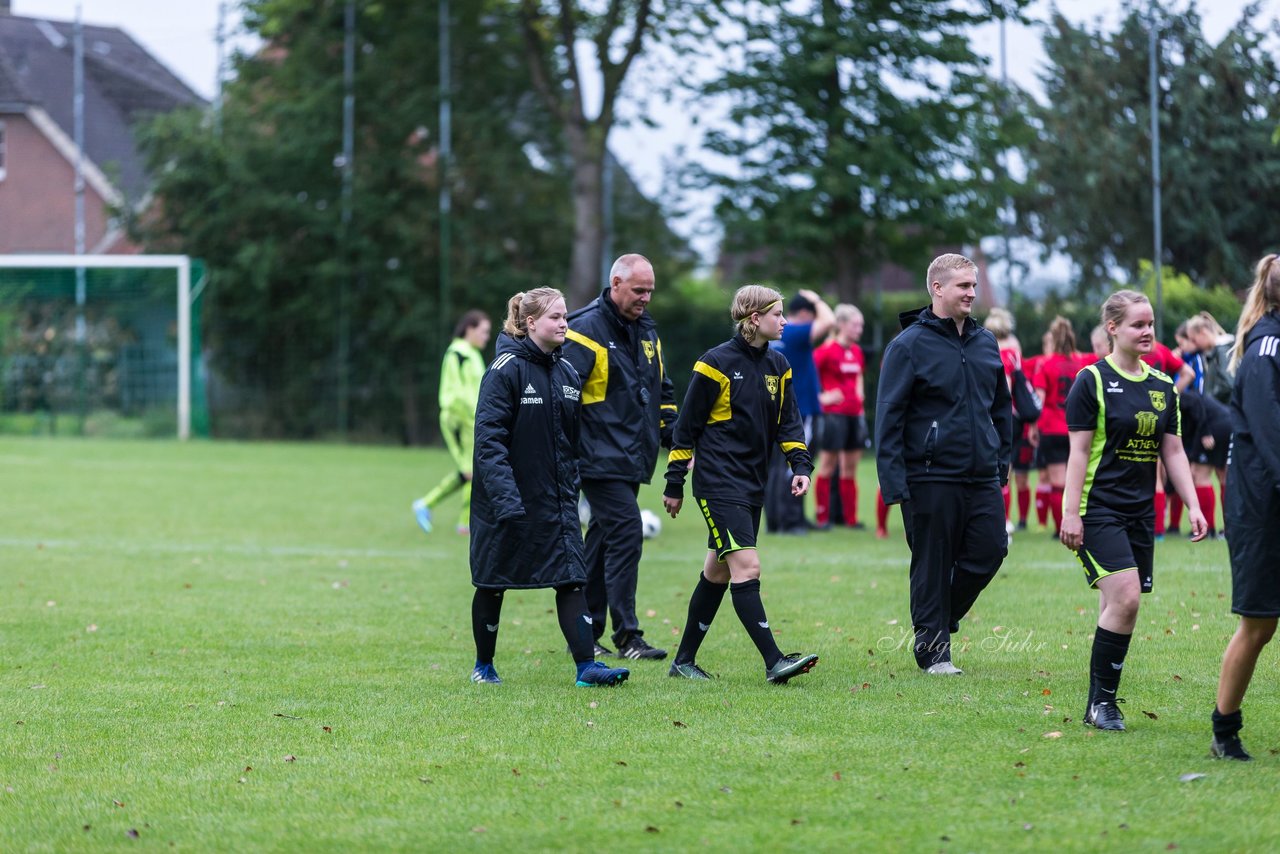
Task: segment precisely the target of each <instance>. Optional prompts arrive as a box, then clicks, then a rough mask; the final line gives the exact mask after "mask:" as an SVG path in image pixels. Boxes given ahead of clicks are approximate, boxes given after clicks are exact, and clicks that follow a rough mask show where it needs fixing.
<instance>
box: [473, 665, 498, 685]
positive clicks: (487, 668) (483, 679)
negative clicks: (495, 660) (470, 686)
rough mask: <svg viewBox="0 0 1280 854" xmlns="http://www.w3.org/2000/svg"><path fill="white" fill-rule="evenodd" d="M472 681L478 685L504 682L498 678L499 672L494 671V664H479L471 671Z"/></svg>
mask: <svg viewBox="0 0 1280 854" xmlns="http://www.w3.org/2000/svg"><path fill="white" fill-rule="evenodd" d="M471 681H472V682H474V683H476V684H477V685H501V684H502V680H501V679H499V678H498V671H496V670H494V669H493V665H492V664H477V665H476V669H475V670H472V671H471Z"/></svg>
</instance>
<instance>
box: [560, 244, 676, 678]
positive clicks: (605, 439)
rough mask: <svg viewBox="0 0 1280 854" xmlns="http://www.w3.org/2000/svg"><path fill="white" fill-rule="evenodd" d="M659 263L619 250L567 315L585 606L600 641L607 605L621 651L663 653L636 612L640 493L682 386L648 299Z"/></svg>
mask: <svg viewBox="0 0 1280 854" xmlns="http://www.w3.org/2000/svg"><path fill="white" fill-rule="evenodd" d="M653 287H654V276H653V266H652V265H651V264H650V263H649V261H648V260H647V259H646V258H644V257H643V256H641V255H623V256H622V257H620V258H619V259H618V260H617V261H615V262H614V263H613V268H612V269H611V270H610V272H609V287H607V288H605V289H604V291H603V292H602V293H601V294H600V296H599V297H598V298H597V299H595V300H594V301H592V302H591V303H590V304H589V305H587V306H586V307H584V308H580V309H578V310H577V311H575V312H573V313H572V314H570V315H569V332H568V335H567V336H566V339H565V345H564V355H565V358H566V359H567V360H568V361H569V362H570V363H571V364H572V365H573V366H574V367H575V368H576V369H577V370H578V374H579V375H580V376H581V377H582V439H581V443H580V446H579V452H580V455H581V456H580V460H579V467H580V469H581V472H582V492H583V494H584V495H586V498H587V503H588V504H590V505H591V522H590V523H589V524H588V526H587V534H586V561H587V590H586V592H587V607H588V608H589V609H590V611H591V618H592V621H593V628H594V629H595V633H596V642H597V646H598V649H597V650H596V655H608V654H610V651H609V650H608V649H606V648H605V647H602V646H599V641H600V638H601V636H602V635H603V634H604V627H605V616H606V608H607V611H608V614H610V615H612V618H613V642H614V644H616V646H617V649H618V655H620V656H622V657H624V658H631V659H660V658H664V657H665V656H666V651H665V650H661V649H655V648H654V647H652V646H650V645H649V644H648V643H647V642H646V641H645V640H644V637H643V636H644V632H643V631H641V630H640V621H639V618H638V617H637V615H636V583H637V580H638V578H639V574H640V554H641V549H642V546H643V543H644V535H643V532H642V528H641V524H640V508H639V506H638V505H637V504H636V496H637V494H638V493H639V490H640V484H642V483H648V482H649V481H650V479H651V478H652V477H653V468H654V464H655V463H656V461H657V458H658V446H659V444H661V445H662V446H663V447H667V448H669V447H671V431H672V428H673V427H674V425H675V420H676V392H675V386H674V384H672V382H671V378H670V377H668V376H667V374H666V370H665V369H664V366H663V362H662V342H661V341H660V340H659V338H658V329H657V325H656V324H655V323H654V322H653V318H652V317H650V315H649V312H648V311H647V310H646V306H648V304H649V299H650V297H652V295H653Z"/></svg>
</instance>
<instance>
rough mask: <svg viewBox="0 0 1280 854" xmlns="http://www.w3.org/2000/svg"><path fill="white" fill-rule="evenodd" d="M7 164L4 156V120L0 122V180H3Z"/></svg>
mask: <svg viewBox="0 0 1280 854" xmlns="http://www.w3.org/2000/svg"><path fill="white" fill-rule="evenodd" d="M7 164H8V160H7V159H6V158H5V136H4V122H0V181H3V180H4V176H5V167H6V166H7Z"/></svg>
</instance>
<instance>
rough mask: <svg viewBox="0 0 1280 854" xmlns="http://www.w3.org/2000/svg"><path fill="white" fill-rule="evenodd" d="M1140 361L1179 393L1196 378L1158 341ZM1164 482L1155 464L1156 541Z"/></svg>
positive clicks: (1160, 530) (1161, 532) (1161, 529)
mask: <svg viewBox="0 0 1280 854" xmlns="http://www.w3.org/2000/svg"><path fill="white" fill-rule="evenodd" d="M1142 361H1144V362H1146V363H1147V364H1148V365H1150V366H1151V367H1153V368H1155V369H1156V370H1157V371H1160V372H1161V373H1163V374H1166V375H1168V376H1169V377H1170V378H1171V379H1172V380H1173V384H1174V386H1175V387H1176V388H1177V389H1178V391H1179V392H1181V391H1182V390H1183V389H1185V388H1186V387H1187V386H1189V385H1191V381H1192V380H1194V379H1195V378H1196V372H1195V370H1194V369H1193V368H1192V367H1191V366H1190V365H1188V364H1187V363H1185V362H1183V361H1182V359H1180V358H1178V356H1177V354H1175V353H1174V352H1173V351H1172V350H1170V349H1169V348H1168V347H1166V346H1165V345H1163V344H1161V343H1160V342H1159V341H1153V342H1152V345H1151V352H1150V353H1144V354H1143V355H1142ZM1224 464H1225V461H1224ZM1164 480H1165V475H1164V464H1163V463H1160V462H1157V463H1156V496H1155V499H1154V501H1155V507H1156V539H1158V540H1162V539H1164V510H1165V502H1166V497H1165V491H1164Z"/></svg>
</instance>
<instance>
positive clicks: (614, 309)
mask: <svg viewBox="0 0 1280 854" xmlns="http://www.w3.org/2000/svg"><path fill="white" fill-rule="evenodd" d="M600 304H601V305H602V306H604V309H605V311H604V313H605V316H606V317H608V318H609V319H610V320H612V321H613V322H614V324H615V325H616V326H618V327H620V328H622V329H627V328H630V327H631V326H634V325H636V324H637V323H639V321H638V320H627V319H626V318H625V317H623V316H622V312H620V311H618V306H617V305H616V304H614V302H613V295H612V294H611V293H610V292H609V288H605V289H604V290H603V291H601V292H600ZM641 316H642V317H643V315H641Z"/></svg>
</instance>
